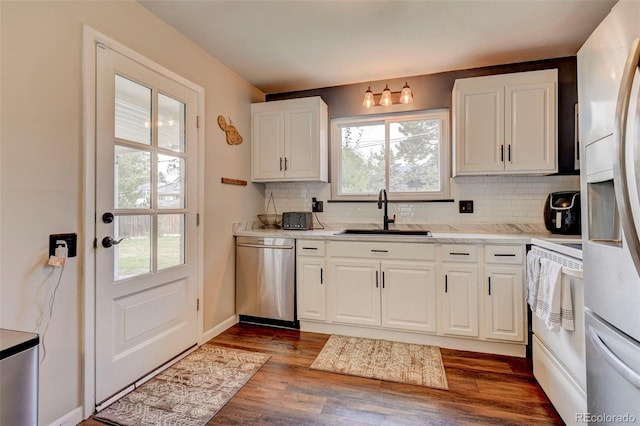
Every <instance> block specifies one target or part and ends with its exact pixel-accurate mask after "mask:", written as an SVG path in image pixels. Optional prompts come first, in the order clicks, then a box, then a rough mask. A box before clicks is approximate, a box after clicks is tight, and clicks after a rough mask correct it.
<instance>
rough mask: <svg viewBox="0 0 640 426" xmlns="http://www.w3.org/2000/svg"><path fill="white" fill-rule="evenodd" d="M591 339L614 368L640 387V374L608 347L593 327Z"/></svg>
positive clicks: (628, 380)
mask: <svg viewBox="0 0 640 426" xmlns="http://www.w3.org/2000/svg"><path fill="white" fill-rule="evenodd" d="M589 340H591V343H593V346H594V347H595V348H596V349H597V350H598V351H599V352H600V353H601V354H602V355H603V356H604V359H605V360H606V361H607V362H608V363H609V365H610V366H611V367H613V369H614V370H616V371H617V372H618V374H620V375H621V376H622V377H624V379H625V380H626V381H627V382H629V383H631V384H632V385H633V386H635V387H636V388H638V389H640V374H638V373H637V372H636V371H634V370H633V369H632V368H631V367H629V366H628V365H627V364H625V363H624V362H623V361H622V360H621V359H620V358H618V357H617V356H616V354H614V353H613V352H612V351H611V349H609V348H608V347H607V345H606V344H605V343H604V342H603V341H602V339H601V338H600V336H598V333H597V332H596V331H595V330H594V329H593V328H592V327H589Z"/></svg>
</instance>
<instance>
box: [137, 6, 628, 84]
mask: <svg viewBox="0 0 640 426" xmlns="http://www.w3.org/2000/svg"><path fill="white" fill-rule="evenodd" d="M139 2H140V3H141V4H142V5H143V6H144V7H146V8H147V9H149V10H150V11H151V12H153V13H154V14H156V15H157V16H159V17H160V18H161V19H162V20H164V21H165V22H167V23H168V24H169V25H171V26H173V27H174V28H176V29H177V30H178V31H179V32H181V33H183V34H184V35H185V36H187V37H188V38H190V39H191V40H193V41H194V42H195V43H197V44H198V45H200V46H201V47H202V48H203V49H204V50H206V51H207V52H209V53H210V54H211V55H213V56H214V57H216V58H218V59H219V60H220V61H221V62H223V63H224V64H225V65H227V66H228V67H230V68H231V69H233V70H234V71H235V72H237V73H238V74H239V75H240V76H242V77H243V78H245V79H246V80H247V81H249V82H250V83H252V84H253V85H255V86H256V87H257V88H259V89H260V90H262V91H263V92H264V93H276V92H285V91H295V90H304V89H314V88H320V87H329V86H337V85H342V84H350V83H361V82H367V81H375V80H384V79H391V78H402V77H410V76H414V75H424V74H432V73H436V72H442V71H451V70H457V69H467V68H475V67H481V66H487V65H498V64H507V63H515V62H524V61H530V60H536V59H545V58H556V57H563V56H571V55H575V54H576V52H577V51H578V49H579V48H580V46H581V45H582V43H583V42H584V41H585V40H586V39H587V37H588V36H589V34H590V33H591V32H592V31H593V30H594V28H595V27H596V26H597V25H598V23H599V22H600V21H601V20H602V19H603V18H604V16H605V15H606V14H607V13H608V12H609V10H610V9H611V7H612V6H613V4H614V3H615V2H616V0H412V1H405V0H395V1H374V0H343V1H340V0H307V1H305V0H302V1H300V0H298V1H296V0H289V1H282V0H198V1H193V0H163V1H158V0H139Z"/></svg>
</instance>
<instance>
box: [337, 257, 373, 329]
mask: <svg viewBox="0 0 640 426" xmlns="http://www.w3.org/2000/svg"><path fill="white" fill-rule="evenodd" d="M329 277H330V281H331V289H332V291H331V298H330V303H331V312H332V314H331V319H332V320H333V321H334V322H340V323H345V324H358V325H380V262H379V261H375V260H367V259H349V258H347V259H330V260H329Z"/></svg>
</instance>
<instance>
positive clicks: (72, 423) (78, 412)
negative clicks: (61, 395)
mask: <svg viewBox="0 0 640 426" xmlns="http://www.w3.org/2000/svg"><path fill="white" fill-rule="evenodd" d="M83 420H84V419H83V418H82V407H77V408H75V409H73V410H72V411H70V412H68V413H67V414H65V415H64V416H62V417H60V418H59V419H58V420H55V421H54V422H53V423H51V424H50V425H49V426H76V425H77V424H78V423H80V422H81V421H83Z"/></svg>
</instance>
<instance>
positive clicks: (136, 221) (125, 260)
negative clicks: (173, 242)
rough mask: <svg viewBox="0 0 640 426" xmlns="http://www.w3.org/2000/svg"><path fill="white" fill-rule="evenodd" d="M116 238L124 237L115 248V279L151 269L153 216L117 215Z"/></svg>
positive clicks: (147, 271) (145, 272)
mask: <svg viewBox="0 0 640 426" xmlns="http://www.w3.org/2000/svg"><path fill="white" fill-rule="evenodd" d="M115 232H116V235H115V236H114V238H115V239H116V240H119V239H121V238H124V240H122V241H121V242H120V244H118V245H115V246H113V249H114V268H113V270H114V279H115V280H122V279H124V278H129V277H133V276H135V275H143V274H147V273H149V272H150V271H151V216H149V215H135V216H116V220H115Z"/></svg>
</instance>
